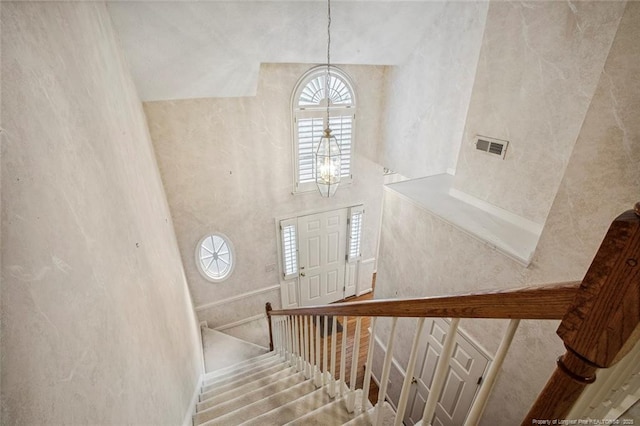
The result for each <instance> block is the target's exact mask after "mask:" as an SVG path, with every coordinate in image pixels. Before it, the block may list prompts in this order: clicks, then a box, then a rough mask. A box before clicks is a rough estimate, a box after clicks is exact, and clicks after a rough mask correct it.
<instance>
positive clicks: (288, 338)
mask: <svg viewBox="0 0 640 426" xmlns="http://www.w3.org/2000/svg"><path fill="white" fill-rule="evenodd" d="M289 331H290V330H289V315H287V316H286V317H284V342H285V355H286V356H285V360H286V361H287V363H288V364H289V366H291V335H290V334H289Z"/></svg>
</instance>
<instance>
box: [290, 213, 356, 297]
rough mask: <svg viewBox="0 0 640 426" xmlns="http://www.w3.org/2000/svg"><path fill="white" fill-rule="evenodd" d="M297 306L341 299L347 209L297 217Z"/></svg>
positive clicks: (342, 294) (343, 277) (342, 295)
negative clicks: (298, 303) (298, 299)
mask: <svg viewBox="0 0 640 426" xmlns="http://www.w3.org/2000/svg"><path fill="white" fill-rule="evenodd" d="M298 229H299V230H300V232H299V241H300V243H299V247H300V251H299V265H300V280H299V283H300V304H301V305H302V306H310V305H321V304H326V303H331V302H335V301H336V300H342V299H343V298H344V279H345V264H346V261H345V255H346V245H347V209H341V210H335V211H330V212H324V213H318V214H314V215H309V216H302V217H299V218H298Z"/></svg>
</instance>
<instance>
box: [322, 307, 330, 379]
mask: <svg viewBox="0 0 640 426" xmlns="http://www.w3.org/2000/svg"><path fill="white" fill-rule="evenodd" d="M322 325H323V327H322V386H324V385H326V384H327V383H328V380H327V374H328V372H329V370H328V369H327V364H328V363H329V360H328V359H327V357H328V356H329V355H328V353H327V352H328V345H329V342H328V339H329V336H328V333H327V331H328V330H329V317H328V316H326V315H325V316H324V322H323V324H322Z"/></svg>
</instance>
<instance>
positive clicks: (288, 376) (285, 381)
mask: <svg viewBox="0 0 640 426" xmlns="http://www.w3.org/2000/svg"><path fill="white" fill-rule="evenodd" d="M312 370H313V369H312V366H311V365H309V364H307V365H304V364H302V363H300V362H296V361H290V360H287V359H286V356H284V355H280V354H278V353H277V352H269V353H267V354H264V355H260V356H257V357H254V358H251V359H249V360H246V361H243V362H240V363H238V364H235V365H232V366H229V367H226V368H222V369H218V370H215V371H212V372H210V373H207V374H206V375H205V376H204V380H203V385H202V390H201V393H200V398H199V400H200V402H199V403H197V405H196V414H195V415H194V416H193V424H194V426H198V425H207V426H209V425H261V426H263V425H284V424H287V425H371V424H373V418H372V416H373V415H374V414H373V407H372V405H371V403H370V402H369V401H368V400H367V399H364V401H363V398H362V390H356V391H355V392H352V391H351V390H349V389H348V388H347V387H346V386H341V382H340V381H336V380H332V379H331V377H329V376H328V375H321V374H320V373H318V372H314V374H311V372H312ZM323 382H324V384H323ZM362 402H364V403H365V407H364V408H365V409H364V410H363V409H362ZM349 408H351V409H349ZM381 415H382V416H383V418H382V419H381V420H382V423H383V424H384V425H391V424H393V418H394V413H393V410H392V409H391V408H390V407H389V406H388V405H387V404H385V405H384V409H383V410H382V411H381Z"/></svg>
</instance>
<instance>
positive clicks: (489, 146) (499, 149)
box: [476, 136, 509, 159]
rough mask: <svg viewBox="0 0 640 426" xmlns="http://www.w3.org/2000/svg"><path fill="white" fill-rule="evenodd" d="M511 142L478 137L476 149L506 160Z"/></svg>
mask: <svg viewBox="0 0 640 426" xmlns="http://www.w3.org/2000/svg"><path fill="white" fill-rule="evenodd" d="M507 145H509V141H503V140H500V139H494V138H489V137H486V136H478V137H477V138H476V149H477V150H478V151H482V152H486V153H489V154H493V155H498V156H500V157H502V158H503V159H504V156H505V154H506V152H507Z"/></svg>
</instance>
